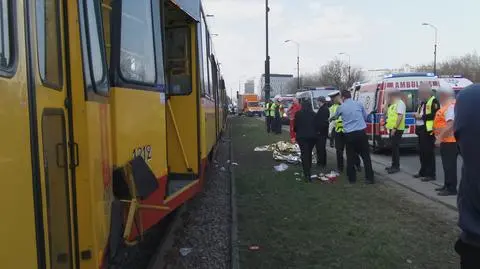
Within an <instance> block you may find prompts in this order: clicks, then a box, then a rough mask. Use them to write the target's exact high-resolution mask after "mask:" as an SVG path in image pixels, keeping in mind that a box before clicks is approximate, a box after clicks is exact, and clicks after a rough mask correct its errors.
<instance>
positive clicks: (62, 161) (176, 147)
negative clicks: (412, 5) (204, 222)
mask: <svg viewBox="0 0 480 269" xmlns="http://www.w3.org/2000/svg"><path fill="white" fill-rule="evenodd" d="M0 4H1V6H0V16H1V17H0V28H1V31H0V34H1V46H0V125H1V130H2V132H1V138H2V139H0V172H1V174H2V177H1V179H0V190H1V191H2V195H1V197H2V201H1V203H0V212H1V213H2V219H1V221H0V238H2V240H3V242H4V243H3V244H2V247H0V250H1V251H0V264H1V265H0V267H1V268H22V269H23V268H25V269H30V268H52V269H64V268H65V269H66V268H106V267H107V265H108V263H109V260H110V258H111V257H112V255H114V254H115V253H114V252H115V248H116V247H117V245H119V244H120V243H118V242H122V244H127V245H128V244H131V243H133V242H134V241H135V240H137V239H138V238H141V235H142V234H145V232H146V231H148V230H149V228H151V227H152V226H153V225H155V224H156V223H158V222H159V221H160V220H161V219H162V218H164V217H165V216H166V215H168V214H169V213H170V212H172V211H173V210H175V209H176V208H178V207H179V206H180V205H182V204H183V203H184V202H185V201H187V200H188V199H190V198H191V197H193V196H194V195H195V194H196V193H197V192H198V191H199V190H201V187H202V182H203V178H204V175H205V169H206V167H207V164H208V160H209V156H211V152H212V151H213V149H214V147H215V144H216V142H217V140H218V138H219V136H220V135H221V132H222V130H223V129H224V126H225V121H226V92H225V83H224V81H223V79H222V76H221V73H220V68H219V66H220V65H219V63H218V60H217V59H216V57H215V54H214V51H213V46H212V40H211V36H210V34H209V32H208V27H207V23H206V20H205V14H204V12H203V10H202V7H201V3H200V0H103V1H100V0H36V1H26V0H0ZM114 193H115V195H114ZM119 240H120V241H119Z"/></svg>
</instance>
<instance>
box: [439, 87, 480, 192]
mask: <svg viewBox="0 0 480 269" xmlns="http://www.w3.org/2000/svg"><path fill="white" fill-rule="evenodd" d="M438 93H439V94H438V97H439V99H440V109H439V110H438V111H437V114H436V115H435V120H434V121H433V130H434V133H435V138H436V141H435V144H436V145H439V146H440V155H441V157H442V165H443V173H444V174H445V175H444V177H445V182H444V185H443V187H441V188H438V189H437V190H438V191H439V192H438V195H440V196H449V195H457V158H458V147H457V140H456V139H455V136H454V133H453V126H454V121H455V97H454V96H455V92H454V91H453V89H452V88H450V87H446V86H442V87H440V89H439V90H438ZM479 199H480V198H479Z"/></svg>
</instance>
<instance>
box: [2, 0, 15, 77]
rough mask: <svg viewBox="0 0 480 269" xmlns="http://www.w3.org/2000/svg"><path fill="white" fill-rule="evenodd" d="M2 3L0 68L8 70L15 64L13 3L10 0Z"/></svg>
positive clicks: (4, 0) (3, 0)
mask: <svg viewBox="0 0 480 269" xmlns="http://www.w3.org/2000/svg"><path fill="white" fill-rule="evenodd" d="M0 3H1V6H0V8H1V10H0V31H1V36H0V38H1V41H0V69H2V70H5V71H8V70H9V69H10V68H11V67H12V65H13V55H12V54H13V42H14V40H13V31H12V21H11V19H12V15H11V14H12V3H11V1H9V0H1V1H0Z"/></svg>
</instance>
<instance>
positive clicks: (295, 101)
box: [288, 98, 302, 144]
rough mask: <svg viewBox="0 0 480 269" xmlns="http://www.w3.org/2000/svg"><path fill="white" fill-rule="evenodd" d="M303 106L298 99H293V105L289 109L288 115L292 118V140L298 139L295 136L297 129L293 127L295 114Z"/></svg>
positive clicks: (293, 141)
mask: <svg viewBox="0 0 480 269" xmlns="http://www.w3.org/2000/svg"><path fill="white" fill-rule="evenodd" d="M301 108H302V106H300V103H299V102H298V99H296V98H295V99H293V105H292V107H290V109H289V110H288V116H289V118H290V141H291V142H292V144H293V143H295V141H296V136H295V131H294V130H293V127H294V125H295V114H296V113H297V112H298V111H300V109H301Z"/></svg>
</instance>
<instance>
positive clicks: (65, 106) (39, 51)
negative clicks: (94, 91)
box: [27, 0, 78, 269]
mask: <svg viewBox="0 0 480 269" xmlns="http://www.w3.org/2000/svg"><path fill="white" fill-rule="evenodd" d="M27 3H29V13H30V14H29V18H30V23H29V25H30V40H31V50H30V59H31V66H30V68H31V76H32V79H33V82H32V84H34V86H33V87H34V93H35V100H33V101H34V102H35V103H36V116H37V123H38V125H37V130H38V131H37V135H38V144H39V162H40V176H39V178H40V180H41V186H42V188H41V192H42V201H41V203H42V207H43V212H42V213H43V214H42V215H43V223H44V227H45V228H44V241H45V261H46V264H47V268H55V269H70V268H75V262H74V261H75V257H74V250H73V243H72V242H73V241H74V238H73V219H75V218H74V216H73V210H72V208H73V207H72V202H73V199H72V197H71V195H72V191H73V189H74V188H72V181H71V178H72V175H71V174H70V169H69V168H72V166H75V165H76V163H77V161H78V160H75V159H70V158H69V151H70V150H74V151H76V152H77V153H78V147H77V146H76V144H75V143H73V141H71V140H70V139H69V129H70V124H71V123H70V122H69V109H70V107H71V105H70V104H71V101H70V98H69V92H68V89H67V87H66V85H67V76H66V71H65V70H66V66H67V65H66V61H65V59H66V56H67V55H66V53H65V48H64V44H65V42H64V39H65V37H64V31H63V29H64V27H66V26H65V25H64V21H63V18H64V15H63V11H64V9H63V8H64V7H63V4H64V3H65V2H64V1H62V0H37V1H28V2H27ZM73 155H75V154H73Z"/></svg>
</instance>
